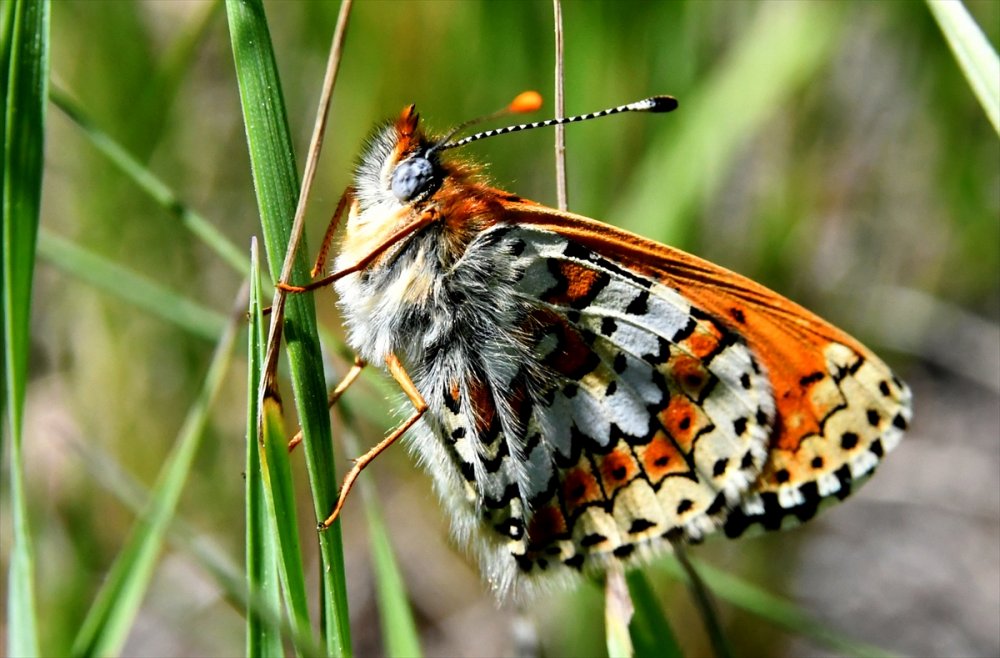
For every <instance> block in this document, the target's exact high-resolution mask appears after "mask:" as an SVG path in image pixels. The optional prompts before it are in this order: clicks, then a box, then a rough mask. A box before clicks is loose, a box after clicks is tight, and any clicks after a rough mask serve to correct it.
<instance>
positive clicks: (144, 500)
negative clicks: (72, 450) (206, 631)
mask: <svg viewBox="0 0 1000 658" xmlns="http://www.w3.org/2000/svg"><path fill="white" fill-rule="evenodd" d="M77 448H78V451H79V454H80V456H81V458H82V460H83V465H84V466H85V467H86V469H87V471H88V473H90V474H91V476H92V479H93V480H94V481H95V482H97V483H99V484H100V486H101V487H102V488H103V489H105V490H106V491H108V492H110V493H111V494H112V495H114V496H115V497H116V498H117V499H118V500H119V501H121V502H122V503H123V504H124V505H125V506H127V507H128V508H129V509H131V510H133V511H134V512H135V513H136V514H137V515H138V514H141V513H142V512H143V510H145V509H146V507H147V506H148V505H149V501H150V492H149V491H148V490H147V489H146V488H145V487H143V486H142V485H141V484H140V483H139V482H138V481H137V480H136V479H135V478H133V477H132V476H130V475H129V474H128V473H126V472H125V471H123V470H122V468H121V465H120V464H119V463H118V462H117V461H116V460H115V459H114V458H112V457H111V456H110V455H108V454H106V453H103V452H102V451H101V449H100V448H99V447H97V446H95V445H93V444H89V443H88V444H79V445H77ZM269 536H270V535H269ZM167 540H168V542H169V543H170V545H171V546H172V547H173V548H176V549H178V550H180V551H183V552H184V553H186V554H188V555H190V556H192V557H193V558H194V560H195V561H196V562H197V563H198V564H199V565H200V566H201V567H202V568H203V569H204V570H205V571H206V572H207V573H208V574H210V575H211V576H212V578H213V579H214V580H215V582H216V583H217V584H218V585H219V587H220V588H221V589H222V591H223V592H224V593H225V596H226V598H227V599H228V600H229V602H230V603H231V604H232V605H233V606H234V607H235V608H236V609H237V610H239V611H241V612H242V611H246V610H250V609H251V608H252V609H254V610H255V611H257V612H258V614H259V616H261V617H262V618H263V620H264V621H265V622H266V623H267V624H268V625H270V627H271V628H276V629H279V630H280V631H281V633H282V634H283V635H284V636H285V637H288V638H290V639H292V641H294V642H296V643H297V644H298V646H300V647H305V648H306V649H307V650H306V651H304V653H306V654H307V655H310V656H318V655H322V654H323V650H322V649H321V648H320V647H319V645H318V644H316V642H315V640H314V639H313V638H312V637H310V636H309V635H296V634H295V629H293V628H292V627H291V626H290V625H289V624H288V623H287V622H286V621H285V620H284V619H282V617H281V609H280V596H278V592H279V591H280V590H275V592H273V593H268V594H275V596H277V598H278V599H279V606H272V605H270V603H269V602H268V601H267V600H266V599H265V598H262V596H263V594H262V593H251V592H249V591H248V590H247V588H246V576H245V573H244V571H243V570H241V569H240V568H239V567H237V565H236V564H235V563H234V562H232V561H230V560H228V559H227V558H226V557H224V551H223V550H222V549H220V548H219V547H218V546H217V545H215V544H214V543H212V542H211V541H209V540H207V539H206V538H205V537H204V535H203V534H199V533H198V532H196V531H195V529H194V528H192V527H190V526H189V525H188V524H186V523H185V522H184V520H183V519H182V518H177V519H175V520H174V521H173V522H172V523H171V524H170V528H169V531H168V534H167Z"/></svg>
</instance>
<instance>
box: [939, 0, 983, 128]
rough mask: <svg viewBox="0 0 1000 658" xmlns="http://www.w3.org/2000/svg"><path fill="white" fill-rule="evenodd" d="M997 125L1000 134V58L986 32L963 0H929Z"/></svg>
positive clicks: (977, 96)
mask: <svg viewBox="0 0 1000 658" xmlns="http://www.w3.org/2000/svg"><path fill="white" fill-rule="evenodd" d="M927 6H928V7H930V10H931V14H933V15H934V18H935V20H937V23H938V26H940V27H941V31H942V32H944V36H945V38H946V39H947V40H948V46H949V47H951V52H952V53H954V54H955V59H956V60H958V66H959V68H961V69H962V73H964V74H965V79H966V80H968V81H969V86H971V87H972V91H973V92H975V94H976V98H978V99H979V103H980V105H982V106H983V110H984V111H985V112H986V116H987V118H988V119H989V120H990V123H992V124H993V129H994V130H996V131H997V133H998V134H1000V59H998V58H997V51H996V50H994V49H993V46H991V45H990V42H989V40H987V38H986V35H985V34H983V31H982V30H981V29H979V26H978V25H976V21H975V20H974V19H973V18H972V16H970V15H969V10H967V9H966V8H965V5H963V4H962V3H961V2H955V1H954V0H952V1H950V2H945V1H943V0H927Z"/></svg>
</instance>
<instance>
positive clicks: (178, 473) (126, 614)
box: [72, 295, 246, 656]
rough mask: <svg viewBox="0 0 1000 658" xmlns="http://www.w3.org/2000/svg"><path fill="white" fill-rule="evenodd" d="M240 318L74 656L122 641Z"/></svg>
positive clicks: (222, 344) (116, 647)
mask: <svg viewBox="0 0 1000 658" xmlns="http://www.w3.org/2000/svg"><path fill="white" fill-rule="evenodd" d="M241 297H242V295H241ZM239 306H240V308H241V309H242V308H245V306H246V302H245V301H241V302H240V304H239ZM243 316H244V312H243V311H242V310H241V311H240V312H238V313H236V314H234V315H233V318H232V320H231V322H230V324H229V325H228V326H227V327H226V331H225V332H224V333H223V335H222V337H221V338H220V339H219V343H218V344H217V346H216V349H215V354H214V355H213V356H212V362H211V364H210V365H209V368H208V372H207V374H206V375H205V380H204V383H203V385H202V389H201V391H200V392H199V393H198V397H197V398H196V399H195V401H194V404H193V405H192V406H191V409H190V410H189V411H188V415H187V418H186V419H185V421H184V425H183V426H182V428H181V430H180V432H179V434H178V438H177V442H176V443H175V444H174V448H173V450H172V451H171V454H170V456H169V457H168V458H167V461H166V463H165V464H164V467H163V469H162V470H161V471H160V476H159V477H158V479H157V483H156V486H155V487H154V489H153V494H152V498H151V499H150V503H149V506H148V507H147V508H146V510H145V512H144V513H143V514H142V515H141V516H140V518H139V519H138V520H137V521H136V524H135V526H134V528H133V530H132V533H131V535H130V536H129V539H128V540H127V541H126V543H125V547H124V548H123V549H122V551H121V553H119V555H118V558H117V559H116V560H115V563H114V565H113V566H112V568H111V570H110V572H109V573H108V576H107V579H106V580H105V582H104V585H103V587H102V588H101V590H100V592H99V593H98V595H97V598H96V600H95V602H94V604H93V606H92V607H91V608H90V610H89V611H88V614H87V617H86V618H85V619H84V622H83V625H82V627H81V629H80V632H79V634H78V635H77V637H76V640H75V641H74V643H73V650H72V653H73V655H76V656H95V655H96V656H107V655H114V654H117V653H119V651H120V650H121V647H122V646H123V644H124V643H125V639H126V638H127V636H128V632H129V630H130V629H131V627H132V623H133V621H134V619H135V616H136V614H137V613H138V610H139V606H140V605H141V603H142V598H143V596H144V595H145V592H146V589H147V588H148V587H149V583H150V580H151V579H152V576H153V570H154V568H155V566H156V559H157V557H158V555H159V553H160V549H161V548H162V546H163V541H164V535H165V534H166V531H167V527H168V525H169V523H170V521H171V519H172V518H173V516H174V511H175V510H176V508H177V502H178V500H179V499H180V496H181V493H182V492H183V490H184V484H185V482H186V480H187V476H188V474H189V473H190V470H191V464H192V462H193V460H194V456H195V453H196V452H197V450H198V447H199V446H200V445H201V439H202V436H203V434H204V432H203V430H204V427H205V423H206V422H207V420H208V414H209V410H210V409H211V406H212V403H213V402H214V400H215V397H216V395H217V394H218V392H219V390H220V388H221V386H222V383H223V380H224V375H225V373H226V371H227V370H228V368H229V363H230V361H231V359H232V355H233V348H234V345H235V343H236V336H237V333H238V329H239V327H240V325H241V324H242V322H243Z"/></svg>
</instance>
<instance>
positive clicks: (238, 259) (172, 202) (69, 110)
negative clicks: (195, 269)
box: [49, 85, 249, 274]
mask: <svg viewBox="0 0 1000 658" xmlns="http://www.w3.org/2000/svg"><path fill="white" fill-rule="evenodd" d="M49 98H50V99H51V100H52V103H53V105H55V106H56V107H58V108H59V109H60V110H62V111H63V112H64V113H65V114H66V116H68V117H69V118H70V120H72V121H73V122H74V123H75V124H76V125H77V126H79V128H80V129H81V130H82V131H83V134H84V135H85V136H86V137H87V139H89V140H90V142H91V144H93V145H94V146H95V147H96V148H97V150H98V151H100V152H101V153H103V154H104V155H105V157H107V158H108V160H110V161H111V163H112V164H114V165H115V166H116V167H118V168H119V169H120V170H121V171H122V173H124V174H126V175H127V176H128V177H129V178H131V179H132V180H133V181H134V182H135V183H136V185H138V186H139V188H140V189H142V190H143V191H144V192H146V193H147V194H148V195H149V196H151V197H153V199H154V200H155V201H156V202H157V203H159V204H160V205H161V206H162V207H163V208H165V209H167V210H168V211H169V212H170V213H172V214H173V215H174V216H175V217H176V218H177V219H179V220H180V221H181V222H182V223H183V224H184V226H185V228H187V229H188V230H190V231H191V232H192V233H193V234H194V235H196V236H198V237H199V238H200V239H201V241H202V242H204V243H205V245H206V246H208V247H209V248H210V249H212V250H213V251H214V252H215V253H216V254H218V256H219V257H220V258H222V259H223V260H224V261H226V263H228V264H229V265H230V266H231V267H232V268H233V269H234V270H236V271H237V272H239V273H240V274H242V273H244V272H246V271H247V268H248V267H249V263H248V262H247V257H246V256H245V255H244V254H243V252H242V251H241V250H240V249H238V248H237V247H236V246H235V245H234V244H233V243H231V242H230V241H229V240H228V239H227V238H226V237H225V236H224V235H223V234H222V233H221V232H220V231H219V230H218V229H217V228H215V226H214V225H213V224H212V223H211V222H209V221H208V220H207V219H205V218H204V217H202V216H201V215H199V214H198V213H197V212H195V211H194V210H192V209H191V208H189V207H188V206H187V205H185V204H184V203H183V202H182V201H181V199H180V198H178V196H177V195H176V194H175V193H174V191H173V190H172V189H170V187H169V186H168V185H167V184H166V183H164V182H163V181H162V180H161V179H160V178H159V177H157V176H156V175H155V174H154V173H153V172H151V171H150V170H149V169H148V168H147V167H146V166H145V165H144V164H142V162H140V161H139V160H138V159H137V158H136V157H135V156H134V155H133V154H132V153H130V152H129V151H128V150H127V149H126V148H125V147H124V146H123V145H122V144H121V142H119V141H117V140H115V139H114V138H112V137H111V136H110V135H108V133H107V132H105V131H104V130H102V129H101V128H99V127H98V126H97V124H96V123H95V122H94V121H93V119H91V118H90V117H89V116H88V114H87V112H86V110H84V109H83V107H81V106H80V104H79V103H77V102H76V101H75V100H74V99H73V98H72V97H71V96H70V95H69V94H67V93H66V92H65V91H63V90H62V89H61V88H60V87H58V86H57V85H53V86H52V89H51V90H50V91H49Z"/></svg>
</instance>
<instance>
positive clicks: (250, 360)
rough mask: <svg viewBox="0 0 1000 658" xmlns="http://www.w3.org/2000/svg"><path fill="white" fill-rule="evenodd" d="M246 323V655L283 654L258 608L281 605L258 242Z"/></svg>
mask: <svg viewBox="0 0 1000 658" xmlns="http://www.w3.org/2000/svg"><path fill="white" fill-rule="evenodd" d="M250 280H251V285H250V328H249V332H248V335H247V468H246V512H247V517H246V525H247V535H246V577H247V590H248V591H249V593H250V598H249V605H248V609H247V647H246V655H247V656H250V657H251V658H257V657H264V656H283V655H284V648H283V647H282V643H281V633H280V632H279V629H277V628H275V627H274V626H273V625H272V624H269V623H267V621H266V619H265V618H264V616H263V615H262V614H261V613H259V612H258V610H259V608H260V607H264V608H265V610H266V611H277V610H278V609H279V607H280V605H281V597H280V592H281V589H280V588H281V584H280V582H279V580H278V572H277V570H276V569H277V565H278V556H277V546H276V545H275V541H274V535H273V534H272V533H271V532H270V524H269V522H268V514H267V506H266V504H267V499H266V492H265V490H264V480H263V478H262V471H261V463H260V455H259V452H258V445H259V444H258V442H257V413H258V409H257V388H258V387H259V386H260V381H258V380H259V378H260V368H261V363H263V361H264V340H265V335H264V315H263V313H262V309H261V302H260V300H261V287H260V286H261V280H260V263H259V261H258V259H257V241H256V240H254V241H253V243H252V246H251V249H250Z"/></svg>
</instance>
